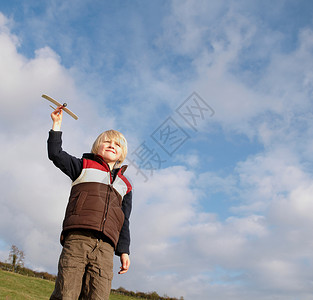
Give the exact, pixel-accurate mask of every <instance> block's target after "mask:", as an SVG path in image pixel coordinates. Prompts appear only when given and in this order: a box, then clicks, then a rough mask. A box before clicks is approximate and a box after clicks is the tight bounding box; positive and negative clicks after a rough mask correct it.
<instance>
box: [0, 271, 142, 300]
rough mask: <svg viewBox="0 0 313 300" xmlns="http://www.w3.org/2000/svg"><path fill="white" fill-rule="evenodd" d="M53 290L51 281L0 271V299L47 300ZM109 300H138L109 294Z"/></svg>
mask: <svg viewBox="0 0 313 300" xmlns="http://www.w3.org/2000/svg"><path fill="white" fill-rule="evenodd" d="M53 289H54V282H52V281H49V280H45V279H40V278H35V277H28V276H24V275H20V274H16V273H12V272H8V271H3V270H0V299H4V300H43V299H49V297H50V295H51V293H52V291H53ZM110 300H138V298H133V297H128V296H123V295H114V294H111V296H110Z"/></svg>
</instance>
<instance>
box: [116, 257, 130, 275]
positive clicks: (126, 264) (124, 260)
mask: <svg viewBox="0 0 313 300" xmlns="http://www.w3.org/2000/svg"><path fill="white" fill-rule="evenodd" d="M120 259H121V267H120V269H121V270H120V271H119V272H118V274H124V273H126V272H127V271H128V268H129V266H130V259H129V256H128V254H127V253H123V254H122V255H121V258H120Z"/></svg>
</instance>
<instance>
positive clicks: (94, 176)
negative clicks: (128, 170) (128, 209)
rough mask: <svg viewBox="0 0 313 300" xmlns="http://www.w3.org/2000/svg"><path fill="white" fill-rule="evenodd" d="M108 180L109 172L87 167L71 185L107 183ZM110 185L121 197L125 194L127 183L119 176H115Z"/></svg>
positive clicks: (108, 182)
mask: <svg viewBox="0 0 313 300" xmlns="http://www.w3.org/2000/svg"><path fill="white" fill-rule="evenodd" d="M110 181H111V179H110V172H106V171H102V170H98V169H93V168H87V169H83V170H82V172H81V174H80V175H79V177H78V178H77V179H76V180H75V181H74V182H73V183H72V187H73V186H75V185H77V184H80V183H87V182H96V183H102V184H107V185H109V184H110ZM112 186H113V188H114V189H115V190H117V192H118V193H119V194H120V195H121V196H122V198H123V197H124V196H125V195H126V193H127V189H128V187H127V184H126V183H125V182H124V181H123V179H122V178H120V177H119V176H116V178H115V180H114V182H113V184H112Z"/></svg>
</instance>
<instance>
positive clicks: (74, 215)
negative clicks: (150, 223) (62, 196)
mask: <svg viewBox="0 0 313 300" xmlns="http://www.w3.org/2000/svg"><path fill="white" fill-rule="evenodd" d="M94 158H95V160H92V159H86V158H83V169H82V172H81V174H80V176H79V177H78V178H77V179H76V180H75V181H74V182H73V183H72V189H71V193H70V197H69V202H68V205H67V208H66V213H65V218H64V221H63V233H64V232H66V231H68V230H72V229H91V230H96V231H99V232H102V233H103V234H104V235H105V236H106V237H108V238H109V239H110V240H111V241H112V242H113V244H114V246H115V247H116V245H117V242H118V239H119V235H120V231H121V229H122V226H123V223H124V213H123V211H122V201H123V197H124V196H125V195H126V194H127V193H129V192H130V191H131V189H132V187H131V184H130V183H129V181H128V180H127V179H126V177H125V176H124V175H123V173H124V172H125V170H126V168H127V166H123V167H122V168H120V169H119V171H118V173H117V175H116V177H115V179H114V181H113V179H112V175H111V172H110V168H109V166H108V165H107V163H106V162H104V161H103V160H102V158H101V157H99V156H95V157H94ZM62 237H63V234H61V243H63V241H62V239H63V238H62Z"/></svg>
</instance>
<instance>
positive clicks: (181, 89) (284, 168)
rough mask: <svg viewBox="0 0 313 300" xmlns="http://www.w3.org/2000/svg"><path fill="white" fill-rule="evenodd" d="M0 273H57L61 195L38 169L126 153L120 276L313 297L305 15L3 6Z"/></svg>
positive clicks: (310, 63) (230, 296) (190, 2)
mask: <svg viewBox="0 0 313 300" xmlns="http://www.w3.org/2000/svg"><path fill="white" fill-rule="evenodd" d="M0 78H1V80H0V101H1V110H0V128H1V130H0V135H1V140H2V147H1V148H2V149H1V150H2V155H1V170H0V179H1V180H0V185H1V191H2V195H1V198H0V199H1V200H0V201H1V209H0V260H2V261H5V260H7V259H8V255H9V251H10V248H11V245H16V246H17V247H18V248H19V249H20V250H23V251H24V253H25V266H26V267H29V268H32V269H34V270H37V271H46V272H50V273H53V274H56V272H57V262H58V257H59V254H60V252H61V245H60V243H59V235H60V232H61V226H62V220H63V217H64V212H65V208H66V204H67V201H68V196H69V191H70V187H71V181H70V179H69V178H67V177H66V176H65V175H64V174H63V173H62V172H61V171H60V170H58V169H56V168H55V167H54V165H53V164H52V163H51V161H49V160H48V158H47V149H46V148H47V147H46V141H47V137H48V131H49V130H50V128H51V125H52V121H51V118H50V113H51V112H52V109H51V108H50V107H49V103H48V102H47V101H46V100H45V99H43V98H42V97H41V95H42V94H47V95H49V96H51V97H53V98H55V99H57V100H58V101H59V102H62V103H63V102H67V103H68V107H69V108H70V109H71V110H72V111H73V112H74V113H76V114H77V115H78V117H79V119H78V120H77V121H76V120H74V119H73V118H71V117H70V116H68V115H64V118H63V124H62V131H63V149H64V150H66V151H67V152H69V153H70V154H72V155H74V156H77V157H81V155H82V153H86V152H89V151H90V148H91V145H92V143H93V141H94V140H95V138H96V137H97V136H98V134H99V133H101V132H103V131H105V130H107V129H111V128H113V129H116V130H119V131H121V132H123V133H124V135H125V136H126V138H127V140H128V148H129V149H128V158H127V161H126V163H127V164H128V165H129V167H128V169H127V176H128V178H130V180H131V182H132V184H133V190H134V194H133V210H132V215H131V219H130V221H131V227H130V228H131V256H130V258H131V268H130V270H129V271H128V273H127V274H124V275H118V274H117V272H118V269H119V260H118V258H117V257H116V258H115V260H114V263H115V266H114V270H115V276H114V279H113V283H112V287H113V288H118V287H121V286H122V287H124V288H126V289H128V290H132V291H143V292H152V291H156V292H157V293H158V294H159V295H161V296H163V295H165V294H166V295H168V296H171V297H177V298H179V297H184V299H190V300H194V299H196V300H197V299H199V300H203V299H219V300H239V299H240V300H251V299H253V300H308V299H312V294H313V276H312V268H313V242H312V241H313V229H312V228H313V217H312V211H313V199H312V194H313V172H312V166H313V142H312V134H313V108H312V102H313V99H312V97H313V2H312V1H309V0H298V1H291V0H276V1H264V0H262V1H261V0H254V1H250V0H238V1H231V0H228V1H226V0H224V1H223V0H219V1H217V0H216V1H201V0H187V1H185V0H179V1H178V0H177V1H175V0H173V1H170V0H167V1H162V0H159V1H156V0H155V1H143V0H137V1H136V0H134V1H127V0H124V1H119V0H116V1H107V0H101V1H100V0H92V1H91V0H68V1H61V0H54V1H48V0H47V1H35V0H28V1H18V0H11V1H1V2H0Z"/></svg>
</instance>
